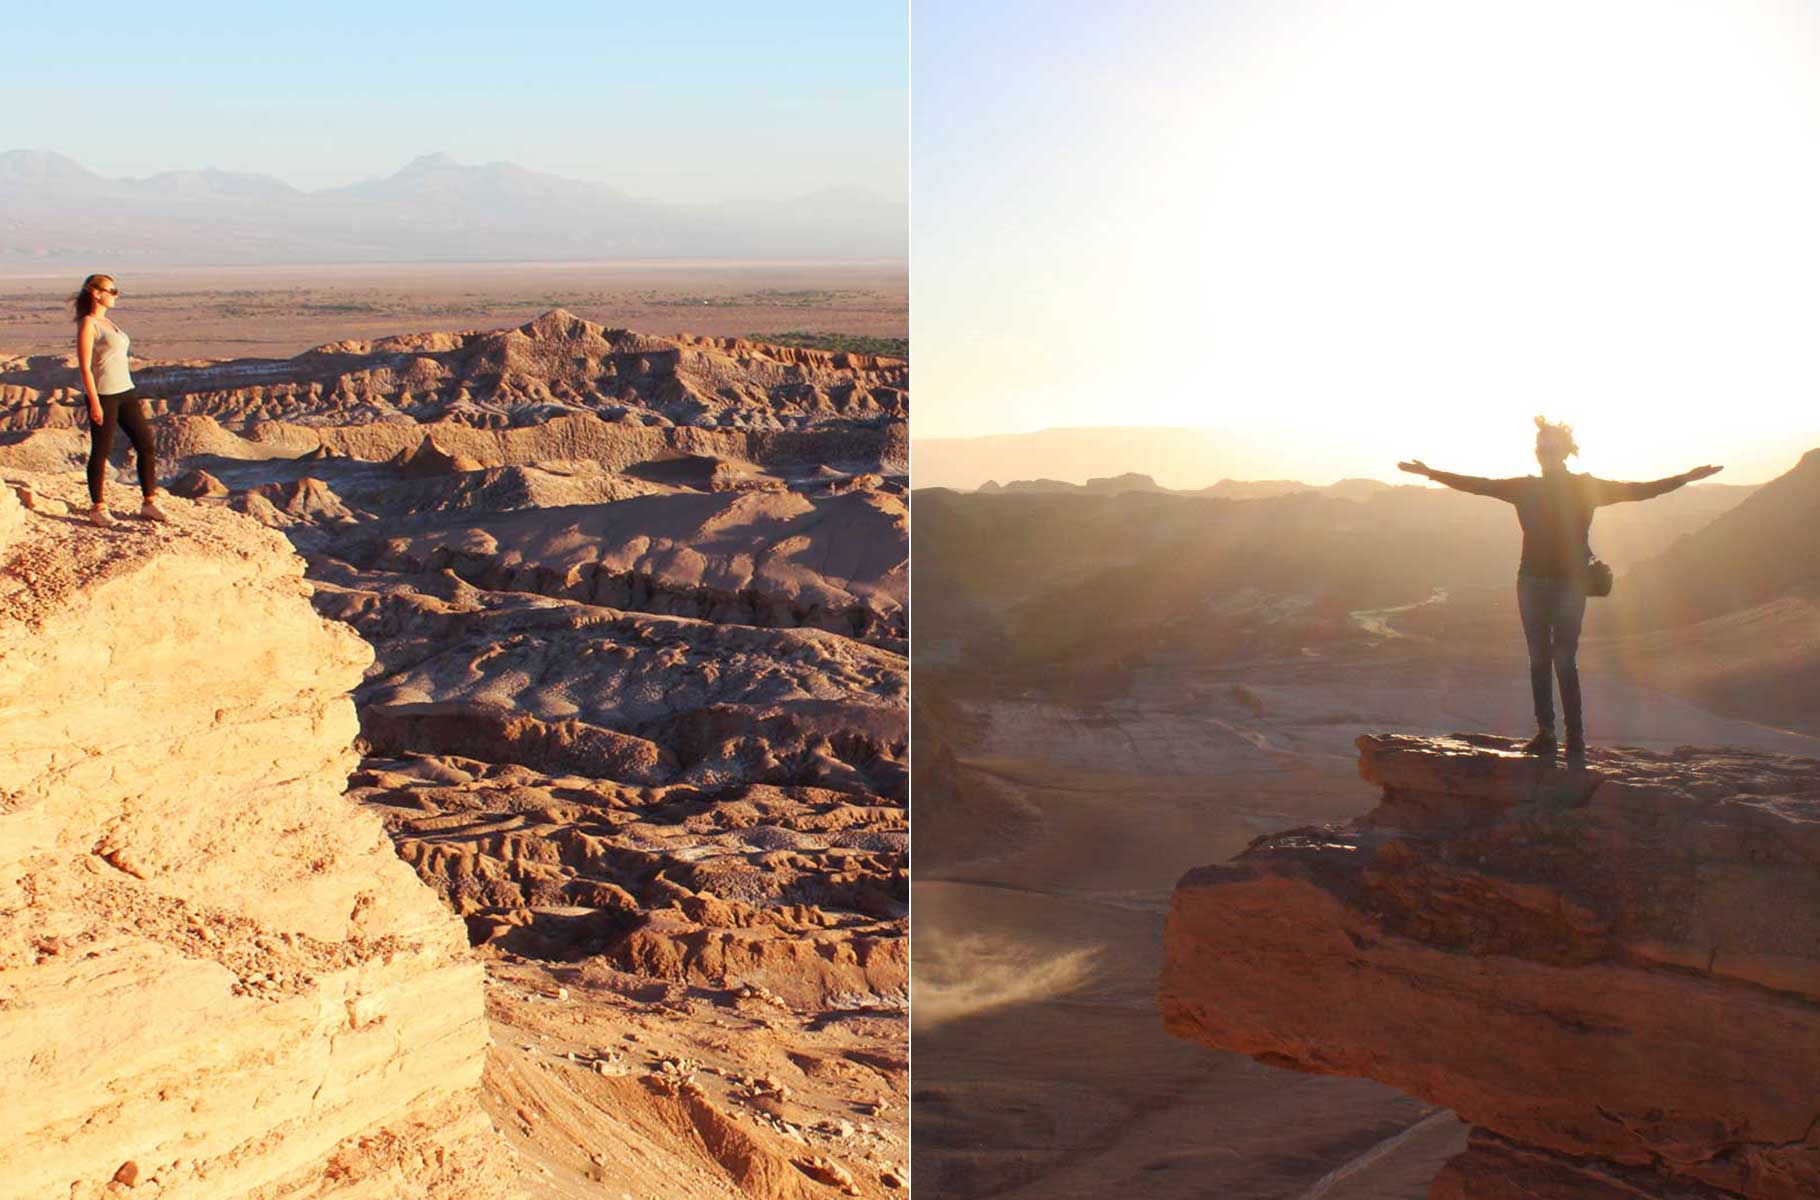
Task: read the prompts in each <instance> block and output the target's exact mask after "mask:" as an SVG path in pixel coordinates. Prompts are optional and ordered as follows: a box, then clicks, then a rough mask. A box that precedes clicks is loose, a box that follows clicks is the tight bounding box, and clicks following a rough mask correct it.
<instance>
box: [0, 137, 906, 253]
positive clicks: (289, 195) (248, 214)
mask: <svg viewBox="0 0 1820 1200" xmlns="http://www.w3.org/2000/svg"><path fill="white" fill-rule="evenodd" d="M908 211H909V210H908V205H907V204H906V203H905V202H904V201H903V200H901V199H895V198H892V197H888V196H882V195H879V194H877V193H874V192H870V191H866V190H864V189H863V188H833V189H825V190H822V191H818V192H812V193H809V194H807V195H799V196H791V197H779V198H778V199H775V200H770V201H766V202H763V203H757V204H752V203H747V204H739V205H734V204H701V205H683V204H664V203H659V202H656V201H650V200H641V199H638V198H636V197H633V196H629V195H627V194H625V193H624V192H621V191H619V190H617V189H615V188H611V187H606V186H603V185H600V184H594V183H586V182H582V181H579V180H573V179H563V178H560V177H558V176H555V175H544V174H540V173H538V172H536V171H530V170H526V169H525V168H524V167H521V166H518V165H516V164H514V163H508V162H493V163H486V164H484V165H478V166H475V165H467V164H463V163H458V162H456V161H455V160H454V159H452V158H450V157H449V156H448V155H446V154H429V155H425V156H423V157H421V158H416V159H413V160H412V161H410V162H408V163H406V164H405V165H404V166H403V167H402V168H400V169H399V170H398V171H397V172H395V173H394V174H391V175H388V176H386V177H384V178H381V179H369V180H364V181H362V182H360V183H355V184H350V185H348V186H346V187H338V188H327V189H323V190H320V191H313V192H306V191H301V190H299V189H297V188H294V187H292V186H291V185H290V184H288V183H285V182H284V181H283V180H281V179H275V178H273V177H271V176H268V175H248V174H240V173H236V172H232V171H218V170H214V169H205V170H199V171H166V172H163V173H161V174H157V175H151V176H147V177H145V178H142V179H108V178H105V177H103V176H101V175H97V174H95V173H94V172H92V171H90V170H88V169H87V168H85V167H84V166H82V164H80V163H78V162H76V161H75V160H74V159H71V158H67V157H65V156H64V155H61V154H57V153H53V152H51V151H48V150H10V151H7V152H5V153H0V269H4V268H7V267H14V268H17V267H20V266H25V265H30V264H33V263H42V264H44V265H46V266H92V269H97V270H118V269H121V268H123V267H128V266H135V267H145V266H179V265H231V264H257V263H270V264H280V263H335V262H422V261H442V260H454V261H484V260H493V261H517V260H548V259H567V260H575V259H589V258H744V259H771V258H811V259H879V258H884V259H900V258H904V257H905V256H906V253H907V247H908V229H909V215H908Z"/></svg>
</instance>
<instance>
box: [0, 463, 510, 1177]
mask: <svg viewBox="0 0 1820 1200" xmlns="http://www.w3.org/2000/svg"><path fill="white" fill-rule="evenodd" d="M21 478H22V476H20V475H19V473H17V472H15V473H14V479H15V481H18V480H20V479H21ZM38 482H39V483H40V491H41V492H42V491H43V490H44V489H45V487H46V486H47V485H48V486H49V489H50V490H52V491H56V490H58V489H59V488H61V489H62V490H65V491H68V490H69V489H68V488H67V487H65V486H64V483H63V481H59V480H55V479H50V478H46V479H42V480H39V481H38ZM170 504H171V508H172V510H173V513H174V516H175V521H174V523H173V524H170V525H163V526H159V525H153V524H146V523H140V522H138V521H124V522H123V523H122V525H121V527H120V528H118V529H115V530H111V531H102V530H96V529H93V528H91V527H90V526H89V525H88V524H87V523H86V522H83V521H80V520H78V519H76V518H75V517H73V516H66V515H64V514H63V512H62V511H61V510H62V507H63V506H62V505H60V504H58V503H56V502H55V501H51V502H48V503H46V502H44V501H40V502H39V510H40V511H38V512H29V511H26V510H25V509H23V508H22V507H21V506H20V504H19V501H18V499H17V498H16V496H15V493H14V491H13V489H11V488H9V487H5V486H0V712H4V719H3V720H0V1196H4V1197H22V1198H23V1197H32V1198H38V1197H46V1196H56V1197H60V1198H61V1197H66V1196H68V1197H73V1198H77V1200H80V1198H83V1197H92V1196H102V1195H115V1194H122V1195H124V1194H131V1195H135V1196H137V1195H147V1196H166V1197H179V1196H181V1197H197V1198H201V1197H230V1196H233V1197H244V1196H255V1197H269V1198H277V1197H286V1196H304V1195H308V1196H312V1197H315V1196H335V1197H356V1196H358V1197H375V1198H377V1197H407V1196H410V1197H431V1196H437V1197H441V1196H448V1197H454V1196H462V1197H469V1196H480V1197H490V1196H503V1195H508V1194H511V1193H510V1192H509V1191H508V1190H506V1189H505V1187H504V1186H503V1184H502V1182H501V1179H500V1176H499V1174H498V1172H500V1171H502V1170H503V1169H504V1165H503V1164H504V1162H505V1161H506V1160H507V1155H506V1154H505V1151H504V1148H503V1146H502V1145H501V1144H500V1143H499V1142H498V1140H497V1137H496V1135H495V1134H494V1133H493V1132H492V1130H491V1128H490V1126H489V1124H488V1122H487V1120H486V1118H485V1117H484V1115H483V1114H482V1112H481V1109H480V1108H479V1105H478V1102H477V1099H476V1089H477V1085H478V1081H479V1078H480V1074H481V1070H482V1066H483V1060H484V1056H485V1052H486V1040H487V1034H486V1025H485V1021H484V1017H483V1012H482V993H481V971H480V967H479V966H478V965H477V964H476V963H475V962H474V961H473V960H472V959H471V957H470V955H469V952H468V950H467V946H466V939H465V937H464V935H463V929H462V926H461V922H460V921H459V920H458V919H456V918H455V917H454V916H453V915H452V914H450V913H449V912H448V910H447V909H446V908H445V907H444V906H443V905H442V904H441V903H440V902H439V900H438V899H437V897H436V895H435V894H434V893H433V892H432V891H430V890H429V889H428V888H426V887H424V886H423V885H422V884H421V883H419V882H418V880H417V879H416V878H415V876H414V875H413V873H412V871H411V869H410V867H409V866H407V865H406V864H405V863H403V862H401V861H399V859H398V857H397V854H396V853H395V852H394V850H393V848H392V845H391V843H390V841H389V840H388V838H387V837H386V834H385V832H384V830H383V829H382V827H381V824H380V822H379V821H378V820H377V819H376V818H374V817H373V816H371V815H370V814H367V813H364V812H362V811H360V810H359V809H358V808H357V807H356V806H355V805H354V804H353V803H351V802H350V801H348V800H347V799H345V798H344V797H343V795H342V792H343V789H344V787H345V786H346V782H347V777H348V774H349V772H350V770H351V769H352V768H353V767H354V765H355V764H356V762H357V761H358V760H357V755H356V754H355V752H354V750H353V748H352V746H353V741H354V738H355V736H356V734H357V732H358V724H357V721H356V717H355V710H354V705H353V703H352V701H351V700H350V699H349V691H350V689H352V688H353V687H354V686H355V685H356V684H357V683H358V682H359V681H360V678H361V674H362V671H363V669H364V668H365V667H366V665H367V664H368V663H369V662H371V661H372V651H371V650H370V649H369V648H368V647H367V646H366V645H365V644H364V643H363V642H362V641H361V640H360V639H359V638H358V637H357V636H356V635H355V634H354V633H353V632H352V631H351V630H348V629H347V628H346V627H345V626H341V625H337V624H335V623H332V622H329V621H325V620H324V619H322V618H321V617H320V616H318V615H317V614H316V613H315V612H314V611H313V610H312V608H311V606H310V602H309V599H308V595H309V586H308V585H307V584H306V583H305V582H304V580H303V578H302V571H303V564H302V562H301V560H299V559H298V558H297V557H296V555H295V554H294V553H292V551H291V549H290V547H289V546H288V545H287V544H286V543H285V541H284V540H283V539H282V538H281V537H280V536H279V535H278V534H276V533H273V532H271V531H270V530H267V529H264V528H261V527H259V526H258V525H256V524H255V523H254V522H252V521H250V520H247V519H246V518H244V517H241V516H239V515H236V514H233V513H230V512H225V511H222V510H219V509H215V510H202V509H199V508H197V507H195V506H193V505H189V504H187V503H186V502H184V501H181V500H177V501H172V502H170Z"/></svg>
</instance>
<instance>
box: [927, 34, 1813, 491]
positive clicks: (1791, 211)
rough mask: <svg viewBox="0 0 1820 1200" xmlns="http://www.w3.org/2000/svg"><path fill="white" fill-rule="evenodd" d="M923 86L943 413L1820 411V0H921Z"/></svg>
mask: <svg viewBox="0 0 1820 1200" xmlns="http://www.w3.org/2000/svg"><path fill="white" fill-rule="evenodd" d="M912 95H913V119H912V129H913V135H912V176H913V180H912V187H913V211H912V258H913V266H912V271H913V285H912V286H913V290H912V341H913V344H914V346H915V348H916V349H915V353H916V359H917V362H916V369H917V378H916V392H915V402H914V404H913V405H912V421H913V429H914V433H915V436H916V437H918V438H935V437H967V436H979V435H984V434H992V433H1005V432H1019V431H1030V430H1037V429H1043V428H1051V427H1067V426H1086V425H1114V424H1130V425H1156V426H1205V427H1209V428H1211V429H1213V430H1216V431H1224V432H1226V433H1229V434H1231V435H1233V436H1234V437H1236V438H1240V439H1242V440H1247V441H1253V442H1257V441H1262V442H1267V443H1269V444H1271V445H1275V446H1282V445H1306V446H1307V447H1308V448H1309V455H1308V461H1309V464H1310V465H1309V472H1310V478H1313V477H1314V476H1318V475H1323V474H1324V475H1328V476H1333V475H1338V474H1348V475H1377V476H1381V477H1394V476H1395V471H1394V462H1395V460H1396V459H1397V458H1400V457H1410V456H1414V457H1422V458H1425V459H1427V461H1429V462H1430V463H1431V464H1434V465H1437V466H1445V467H1450V468H1452V469H1455V470H1464V471H1474V472H1481V473H1486V474H1517V473H1522V472H1525V471H1528V470H1533V469H1534V460H1533V458H1531V457H1530V440H1529V434H1530V432H1532V427H1531V426H1530V424H1529V421H1530V417H1531V416H1532V415H1533V414H1535V413H1538V412H1543V413H1547V414H1549V415H1551V416H1558V417H1563V418H1566V419H1569V420H1571V421H1573V422H1574V423H1575V424H1576V426H1577V428H1578V429H1579V431H1580V434H1581V436H1580V441H1581V443H1582V445H1585V446H1588V447H1597V448H1598V449H1599V451H1600V453H1599V454H1598V458H1597V463H1598V466H1599V467H1600V468H1601V473H1605V474H1611V475H1628V476H1636V477H1649V476H1654V475H1661V474H1666V473H1669V472H1671V471H1676V470H1681V469H1684V468H1685V467H1689V466H1693V465H1696V464H1697V463H1700V462H1705V461H1718V462H1724V463H1727V464H1728V466H1729V467H1730V471H1729V473H1728V475H1726V476H1722V477H1721V479H1722V480H1725V481H1732V482H1748V481H1750V480H1753V479H1761V478H1766V477H1768V476H1770V475H1773V474H1775V473H1777V472H1779V471H1780V470H1785V469H1786V468H1787V467H1788V466H1790V465H1792V463H1793V461H1794V459H1795V458H1796V457H1798V455H1799V452H1800V450H1803V449H1807V448H1809V447H1812V446H1816V445H1820V404H1816V399H1820V352H1816V351H1815V349H1814V346H1815V344H1816V343H1815V337H1814V332H1813V331H1814V330H1815V329H1816V328H1820V220H1817V219H1816V217H1815V214H1816V213H1820V154H1816V153H1815V152H1814V148H1815V147H1816V146H1820V5H1816V4H1814V3H1780V4H1772V3H1755V2H1753V0H1736V2H1732V3H1725V4H1707V3H1685V2H1680V0H1668V2H1663V0H1574V2H1562V0H1538V2H1534V3H1524V4H1514V3H1513V4H1479V3H1473V4H1461V3H1458V2H1457V0H1374V3H1371V4H1356V3H1347V2H1344V0H1243V2H1224V3H1221V2H1215V3H1207V4H1191V3H1170V2H1162V0H1138V2H1135V3H1132V4H1129V5H1121V6H1117V7H1116V8H1114V7H1110V6H1101V5H1097V4H1087V3H1080V2H1074V0H1069V2H1064V3H1037V2H1035V0H1016V2H1012V3H1003V4H995V5H965V4H959V3H952V2H943V3H933V2H931V3H919V4H917V5H916V9H915V23H914V38H913V61H912ZM1336 464H1338V465H1336ZM1403 478H1404V479H1405V480H1407V477H1406V476H1405V477H1403Z"/></svg>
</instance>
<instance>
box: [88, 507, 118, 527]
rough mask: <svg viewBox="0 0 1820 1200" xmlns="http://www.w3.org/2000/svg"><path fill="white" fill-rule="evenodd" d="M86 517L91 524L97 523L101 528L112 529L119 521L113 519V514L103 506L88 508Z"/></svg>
mask: <svg viewBox="0 0 1820 1200" xmlns="http://www.w3.org/2000/svg"><path fill="white" fill-rule="evenodd" d="M88 519H89V523H90V524H91V525H99V526H100V527H101V528H103V529H112V528H113V527H114V526H116V525H118V524H119V523H120V522H118V521H116V520H114V514H113V513H111V512H109V511H107V509H105V508H91V509H89V510H88Z"/></svg>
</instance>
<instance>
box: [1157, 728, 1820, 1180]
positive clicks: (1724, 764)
mask: <svg viewBox="0 0 1820 1200" xmlns="http://www.w3.org/2000/svg"><path fill="white" fill-rule="evenodd" d="M1358 745H1359V749H1360V754H1361V759H1360V769H1361V772H1362V773H1363V775H1364V777H1365V778H1366V779H1367V780H1369V781H1370V782H1372V783H1375V784H1378V785H1380V786H1381V787H1382V788H1383V801H1382V803H1381V804H1380V805H1379V806H1378V807H1377V808H1376V809H1375V810H1373V811H1372V812H1370V813H1368V814H1366V815H1365V816H1363V817H1361V818H1359V819H1358V820H1356V821H1353V822H1351V823H1350V824H1346V825H1336V826H1325V827H1312V828H1304V829H1296V830H1290V831H1287V832H1284V833H1280V834H1274V835H1271V836H1268V837H1264V838H1260V839H1259V840H1258V841H1257V842H1255V843H1254V844H1253V845H1252V846H1251V847H1250V848H1249V849H1248V850H1246V852H1245V853H1244V854H1242V855H1240V856H1239V857H1238V858H1236V859H1234V860H1233V861H1232V863H1230V864H1229V865H1224V866H1210V867H1203V868H1199V869H1197V870H1194V871H1191V872H1189V873H1188V874H1187V875H1186V876H1184V877H1183V878H1182V880H1181V882H1180V884H1179V885H1178V886H1177V889H1176V892H1175V895H1174V899H1173V903H1172V905H1171V909H1170V914H1169V918H1168V931H1167V954H1166V959H1165V965H1164V968H1163V971H1162V975H1161V979H1160V982H1159V1004H1160V1008H1161V1011H1162V1014H1163V1018H1164V1022H1165V1024H1166V1026H1167V1027H1168V1028H1169V1029H1170V1030H1171V1031H1172V1032H1174V1033H1176V1034H1177V1035H1179V1036H1181V1037H1184V1038H1189V1039H1193V1040H1197V1041H1201V1042H1204V1043H1206V1044H1209V1045H1212V1046H1216V1047H1219V1048H1221V1049H1226V1050H1235V1051H1239V1052H1242V1053H1247V1054H1250V1055H1252V1056H1254V1057H1256V1058H1258V1059H1260V1060H1263V1061H1266V1062H1270V1063H1273V1064H1275V1065H1279V1066H1285V1067H1291V1068H1294V1069H1297V1070H1302V1071H1309V1072H1314V1073H1322V1074H1340V1075H1354V1076H1366V1077H1370V1078H1373V1079H1377V1080H1381V1081H1383V1082H1386V1083H1389V1084H1391V1085H1393V1086H1395V1087H1398V1088H1401V1089H1403V1090H1405V1091H1407V1092H1410V1093H1412V1094H1414V1095H1417V1096H1420V1097H1422V1098H1424V1099H1427V1100H1430V1101H1432V1102H1435V1103H1439V1104H1443V1105H1446V1106H1448V1107H1450V1108H1452V1109H1453V1110H1454V1111H1455V1112H1457V1113H1458V1114H1459V1115H1460V1116H1461V1117H1462V1118H1464V1119H1465V1120H1466V1121H1468V1122H1470V1123H1471V1124H1472V1125H1473V1126H1474V1129H1473V1131H1472V1135H1471V1139H1470V1142H1469V1144H1468V1148H1467V1150H1466V1151H1465V1152H1464V1153H1463V1154H1460V1155H1459V1156H1457V1157H1455V1158H1454V1159H1452V1160H1451V1161H1450V1162H1449V1163H1448V1164H1447V1165H1446V1167H1445V1168H1444V1169H1443V1170H1442V1172H1441V1174H1440V1175H1439V1176H1438V1177H1437V1178H1436V1180H1435V1181H1434V1183H1433V1185H1432V1188H1431V1190H1430V1193H1429V1194H1430V1196H1431V1197H1435V1198H1436V1200H1444V1198H1445V1200H1452V1198H1456V1197H1458V1198H1466V1197H1471V1198H1472V1200H1519V1198H1521V1200H1568V1198H1599V1200H1606V1198H1610V1200H1618V1198H1619V1197H1624V1198H1631V1200H1636V1198H1641V1197H1675V1198H1677V1200H1717V1198H1720V1197H1749V1198H1752V1200H1758V1198H1761V1200H1795V1198H1797V1197H1813V1196H1816V1195H1820V1090H1817V1089H1816V1086H1815V1080H1816V1079H1820V869H1817V868H1820V761H1816V760H1812V759H1791V758H1778V757H1774V756H1768V755H1760V754H1749V753H1743V752H1737V751H1729V750H1695V749H1683V750H1680V751H1677V752H1675V753H1673V754H1657V753H1650V752H1645V751H1640V750H1628V749H1626V750H1614V751H1599V750H1595V751H1594V752H1593V754H1592V758H1591V761H1590V763H1589V765H1588V767H1587V769H1585V770H1580V771H1570V770H1566V769H1563V768H1557V767H1554V766H1550V765H1546V764H1543V763H1540V762H1538V761H1536V760H1534V759H1529V758H1525V757H1523V756H1521V755H1519V754H1516V753H1514V745H1515V744H1514V743H1513V742H1511V741H1509V740H1507V739H1503V738H1494V737H1486V736H1471V737H1466V736H1457V737H1452V738H1433V739H1429V738H1415V737H1404V736H1397V735H1377V736H1367V737H1363V738H1360V739H1359V743H1358Z"/></svg>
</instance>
